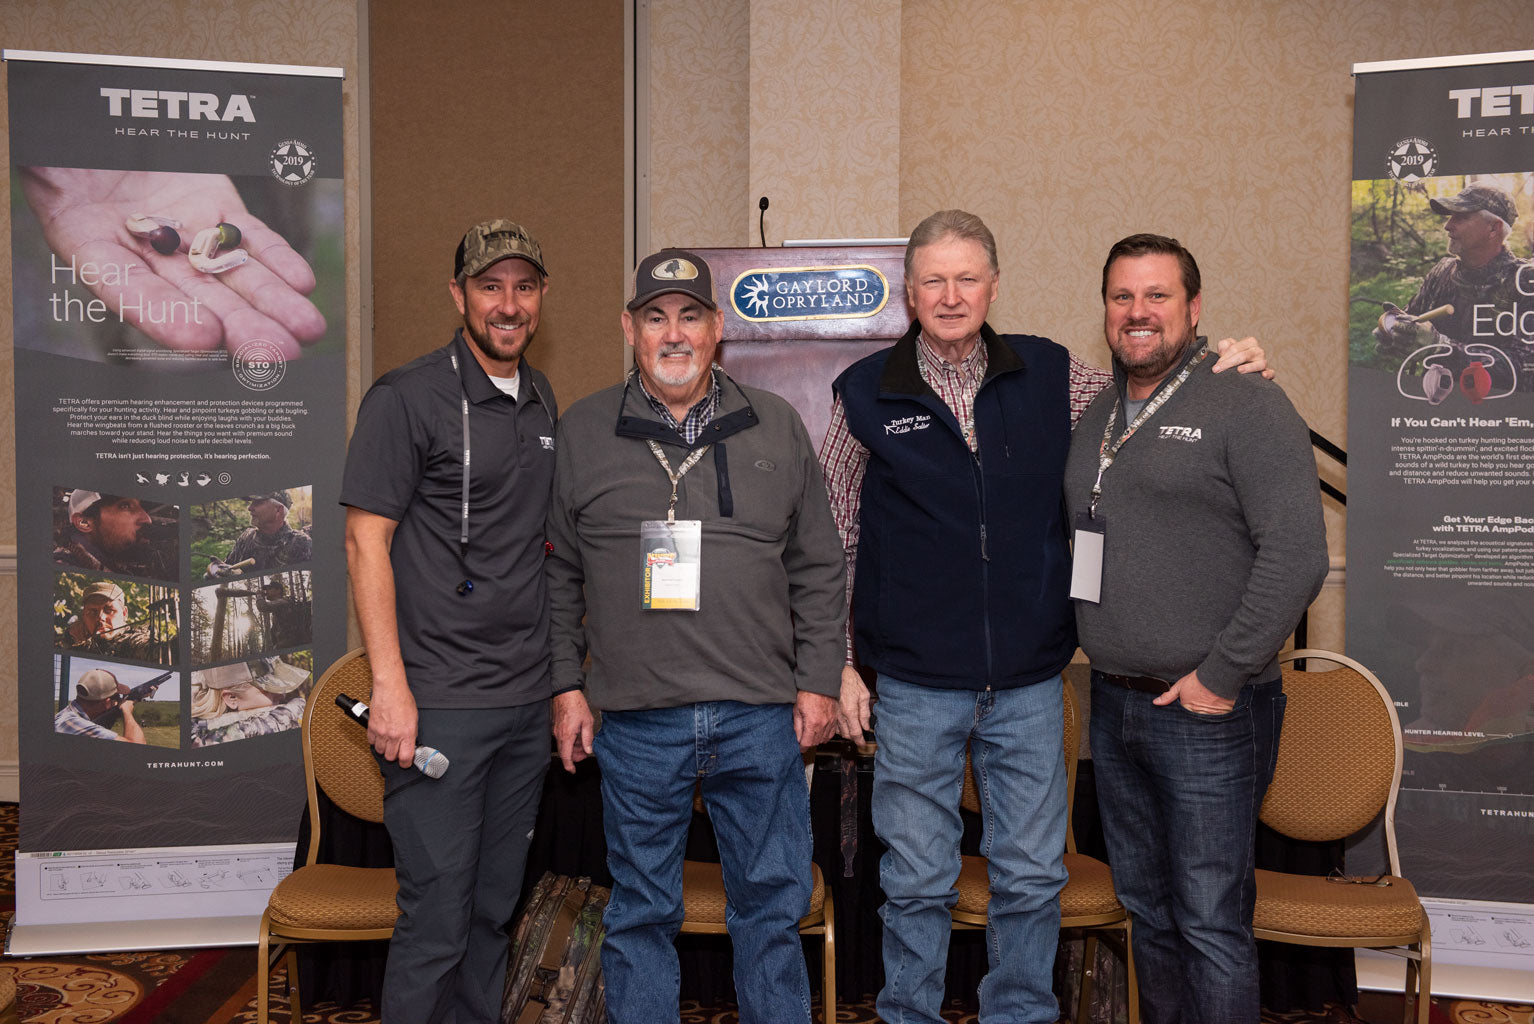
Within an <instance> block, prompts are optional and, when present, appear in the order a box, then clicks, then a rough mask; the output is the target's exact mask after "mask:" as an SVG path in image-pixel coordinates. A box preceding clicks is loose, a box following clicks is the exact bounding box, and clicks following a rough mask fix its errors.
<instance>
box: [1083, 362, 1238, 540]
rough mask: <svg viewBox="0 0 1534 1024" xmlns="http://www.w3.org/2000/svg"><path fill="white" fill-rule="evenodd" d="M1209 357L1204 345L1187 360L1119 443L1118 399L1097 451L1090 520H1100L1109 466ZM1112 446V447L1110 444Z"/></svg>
mask: <svg viewBox="0 0 1534 1024" xmlns="http://www.w3.org/2000/svg"><path fill="white" fill-rule="evenodd" d="M1208 356H1209V346H1208V345H1201V346H1200V347H1199V350H1198V352H1197V354H1195V355H1194V357H1193V358H1192V359H1190V360H1188V365H1186V366H1184V367H1183V368H1182V372H1181V373H1179V374H1178V375H1177V376H1175V377H1173V378H1172V382H1171V383H1170V384H1168V385H1167V386H1166V387H1164V388H1162V389H1161V391H1160V393H1159V394H1157V395H1156V397H1155V398H1153V399H1151V400H1150V401H1149V402H1147V403H1145V408H1143V409H1141V410H1140V415H1138V416H1136V417H1135V418H1134V422H1133V423H1130V424H1128V425H1127V426H1126V427H1125V428H1124V433H1123V435H1122V436H1120V437H1119V439H1118V440H1117V441H1114V440H1113V424H1114V423H1116V422H1117V421H1118V418H1119V400H1118V399H1117V398H1115V399H1114V400H1113V411H1112V412H1110V413H1109V414H1108V422H1107V423H1105V424H1104V425H1103V443H1102V444H1101V445H1100V446H1099V447H1098V449H1097V480H1096V482H1094V483H1093V484H1092V501H1091V503H1090V504H1089V505H1088V506H1087V515H1088V516H1089V517H1090V518H1092V519H1096V518H1097V502H1098V500H1099V499H1100V498H1102V496H1103V474H1104V473H1106V472H1108V467H1109V466H1111V465H1113V460H1114V458H1115V457H1117V455H1118V453H1119V449H1120V448H1122V447H1124V442H1126V441H1128V440H1129V439H1130V438H1131V437H1134V436H1135V431H1137V430H1139V429H1140V427H1141V426H1143V425H1144V423H1145V421H1146V420H1148V419H1150V418H1151V417H1152V416H1154V415H1155V413H1156V410H1157V409H1159V408H1161V407H1162V406H1163V405H1165V404H1166V401H1167V399H1169V398H1171V397H1172V396H1173V395H1174V394H1176V393H1177V389H1178V388H1180V387H1182V385H1183V381H1185V380H1187V379H1188V376H1189V375H1190V374H1191V373H1193V371H1194V369H1195V368H1196V367H1197V366H1198V364H1199V363H1202V362H1203V361H1204V360H1205V359H1206V358H1208ZM1110 442H1112V443H1111V444H1110Z"/></svg>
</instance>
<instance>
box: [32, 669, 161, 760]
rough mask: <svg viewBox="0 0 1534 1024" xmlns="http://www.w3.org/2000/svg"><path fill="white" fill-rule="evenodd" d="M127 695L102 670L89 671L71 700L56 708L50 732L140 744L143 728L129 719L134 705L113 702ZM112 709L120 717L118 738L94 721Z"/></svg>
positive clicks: (133, 719) (121, 685)
mask: <svg viewBox="0 0 1534 1024" xmlns="http://www.w3.org/2000/svg"><path fill="white" fill-rule="evenodd" d="M127 692H128V687H127V686H124V685H123V684H121V683H119V682H118V681H117V677H116V676H114V675H113V674H112V673H110V672H108V671H107V670H106V669H104V668H93V669H91V670H89V671H87V672H83V673H81V675H80V678H79V679H78V680H76V681H75V699H74V700H72V701H70V702H69V703H68V704H65V705H64V706H63V707H61V708H59V712H58V714H56V715H54V716H53V731H54V732H57V733H63V734H65V735H68V736H90V737H92V738H94V739H98V740H121V741H122V742H124V743H143V742H144V727H143V726H142V725H139V723H138V719H136V718H134V717H133V704H134V702H133V701H131V700H125V701H122V702H121V703H116V702H115V701H114V698H115V697H116V696H117V695H118V694H121V693H127ZM114 706H115V707H116V708H117V709H118V710H119V711H121V712H122V716H123V733H122V735H121V736H119V735H117V733H115V732H113V731H112V730H111V729H109V728H107V727H106V726H104V725H100V724H98V723H97V722H96V721H95V719H96V718H97V717H98V716H100V715H104V714H106V713H107V712H108V711H110V710H112V708H113V707H114Z"/></svg>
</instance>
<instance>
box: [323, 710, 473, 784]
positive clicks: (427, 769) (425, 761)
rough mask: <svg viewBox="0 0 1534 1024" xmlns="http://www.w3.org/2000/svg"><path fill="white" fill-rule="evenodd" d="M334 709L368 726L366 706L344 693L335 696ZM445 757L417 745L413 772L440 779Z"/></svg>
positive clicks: (443, 769) (442, 754)
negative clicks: (338, 709) (336, 708)
mask: <svg viewBox="0 0 1534 1024" xmlns="http://www.w3.org/2000/svg"><path fill="white" fill-rule="evenodd" d="M336 707H338V708H340V709H341V710H342V711H345V712H346V714H347V716H348V717H349V718H351V720H352V721H354V722H356V723H358V724H359V725H361V726H362V727H363V728H364V729H366V728H367V725H368V706H367V705H366V704H364V703H362V701H360V700H357V699H355V698H353V697H348V696H347V695H346V694H344V693H338V694H336ZM447 765H448V760H447V755H446V754H444V753H442V751H440V750H437V749H436V748H434V747H423V746H421V745H419V744H417V745H416V748H415V770H416V771H418V772H420V773H421V774H422V775H424V776H426V777H427V778H428V779H440V778H442V776H443V774H444V773H445V772H446V771H447Z"/></svg>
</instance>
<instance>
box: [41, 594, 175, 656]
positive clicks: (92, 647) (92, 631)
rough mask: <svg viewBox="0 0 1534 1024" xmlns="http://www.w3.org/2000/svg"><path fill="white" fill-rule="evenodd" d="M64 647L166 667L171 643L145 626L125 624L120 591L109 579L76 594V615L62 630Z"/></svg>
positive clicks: (171, 647)
mask: <svg viewBox="0 0 1534 1024" xmlns="http://www.w3.org/2000/svg"><path fill="white" fill-rule="evenodd" d="M62 644H63V646H64V647H69V648H74V649H77V650H81V651H85V652H88V653H90V654H100V655H106V656H107V657H111V658H133V659H137V660H139V661H152V662H155V663H156V664H160V665H169V664H170V663H171V659H172V657H173V656H174V653H175V641H174V640H172V639H169V638H166V637H160V636H156V635H155V631H154V630H153V629H150V628H149V627H148V626H143V625H137V624H134V625H129V624H128V607H127V600H126V598H125V597H124V596H123V590H122V588H121V587H119V586H118V585H117V584H115V583H112V582H111V581H109V580H101V581H99V582H96V583H92V584H90V585H89V586H87V587H86V588H85V590H84V591H83V592H82V593H81V595H80V612H79V614H78V615H77V616H75V618H74V619H73V620H71V621H70V623H69V625H68V626H67V627H66V628H65V630H64V636H63V639H62Z"/></svg>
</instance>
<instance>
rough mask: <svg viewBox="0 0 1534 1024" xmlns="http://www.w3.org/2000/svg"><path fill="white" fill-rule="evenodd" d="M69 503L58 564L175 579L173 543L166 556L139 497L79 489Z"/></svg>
mask: <svg viewBox="0 0 1534 1024" xmlns="http://www.w3.org/2000/svg"><path fill="white" fill-rule="evenodd" d="M55 493H57V492H55ZM67 504H68V512H67V516H68V521H67V523H66V524H65V525H64V526H63V529H62V531H60V534H59V536H57V538H56V543H55V546H54V549H53V560H54V562H56V563H57V564H59V565H73V566H76V567H78V568H81V569H90V570H93V571H95V572H119V573H123V574H125V575H128V576H149V577H153V578H155V579H174V578H175V563H174V550H175V549H174V544H172V545H171V547H170V551H169V555H170V557H167V554H168V552H167V551H166V550H165V549H164V546H163V545H160V544H156V543H155V539H156V538H155V534H154V531H152V530H151V526H152V525H153V524H154V519H153V517H151V516H150V514H149V513H148V512H146V511H145V510H144V506H143V504H142V503H140V501H139V500H138V499H137V498H130V497H127V496H125V495H120V494H102V493H100V492H98V491H87V490H85V489H84V488H81V487H76V488H75V489H74V490H72V491H70V492H69V497H68V499H67ZM172 536H173V535H172Z"/></svg>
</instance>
